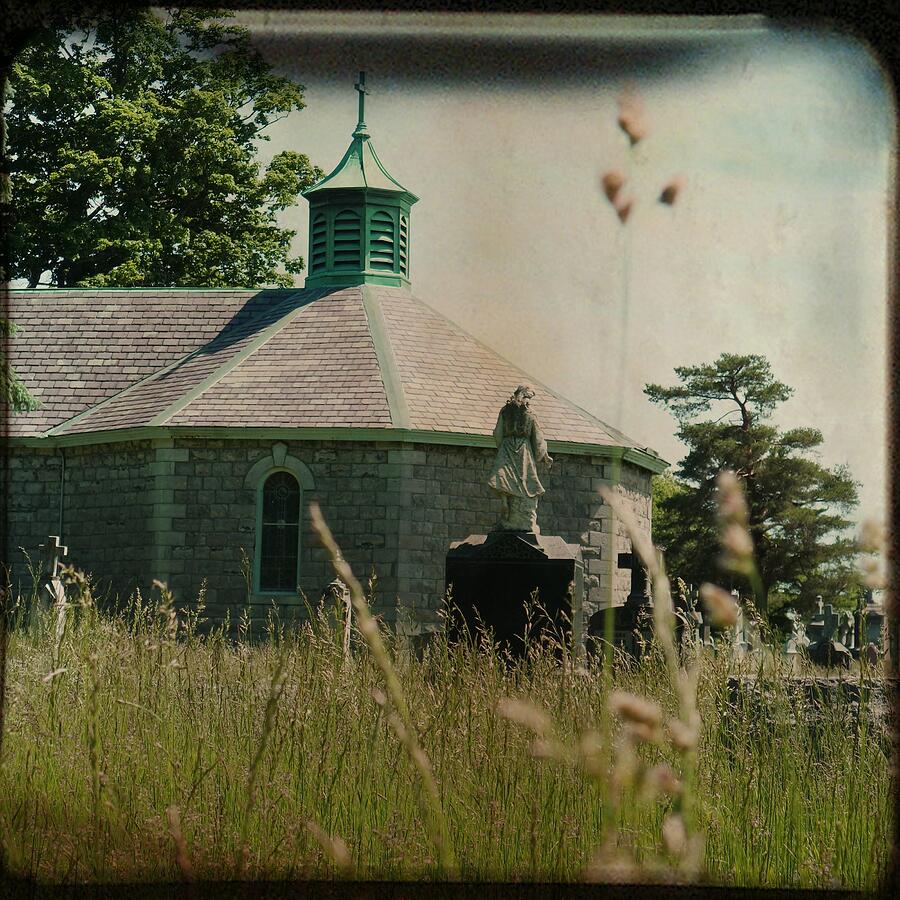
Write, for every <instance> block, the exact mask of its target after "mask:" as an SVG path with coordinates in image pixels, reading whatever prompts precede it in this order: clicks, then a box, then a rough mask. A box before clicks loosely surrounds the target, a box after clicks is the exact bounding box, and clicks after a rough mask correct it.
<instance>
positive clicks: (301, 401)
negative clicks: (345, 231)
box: [9, 285, 639, 447]
mask: <svg viewBox="0 0 900 900" xmlns="http://www.w3.org/2000/svg"><path fill="white" fill-rule="evenodd" d="M10 297H11V303H10V307H11V309H10V317H11V318H12V320H13V321H14V322H15V323H17V324H18V325H19V326H20V327H21V329H22V331H21V332H20V333H19V334H17V335H16V336H15V338H13V340H12V341H11V342H10V344H9V349H10V360H11V364H12V366H13V367H14V369H15V370H16V372H17V373H18V374H19V376H20V377H21V378H22V380H23V381H24V382H25V384H26V386H27V387H28V389H29V390H30V391H31V392H32V393H33V394H34V396H35V397H36V398H37V399H38V400H40V401H41V403H42V406H41V408H40V409H39V410H37V411H35V412H32V413H23V414H15V415H14V416H13V417H12V422H11V429H10V433H11V435H13V436H16V435H35V436H36V435H41V434H47V433H52V434H54V435H68V434H86V433H91V432H100V431H104V432H105V431H115V430H119V429H129V428H136V427H142V426H152V425H166V426H171V427H179V426H180V427H185V428H192V427H193V428H199V427H216V426H231V427H240V426H255V427H270V428H282V427H285V428H289V427H331V428H339V427H348V428H367V429H373V428H392V427H393V428H403V429H411V430H419V431H431V432H452V433H456V434H473V435H485V434H487V435H489V434H491V432H492V431H493V428H494V424H495V422H496V418H497V413H498V411H499V409H500V407H501V406H502V404H503V402H504V401H505V400H506V399H507V398H508V397H509V395H510V394H511V393H512V391H513V390H514V389H515V387H516V386H517V385H518V384H520V383H528V384H532V385H533V386H534V387H535V389H536V391H537V394H536V396H535V398H534V400H533V401H532V408H533V409H534V411H535V414H536V415H537V417H538V419H539V421H540V423H541V425H542V428H543V430H544V434H545V437H546V438H547V439H548V440H556V441H566V442H574V443H584V444H592V445H598V444H599V445H608V446H621V447H639V445H638V444H636V443H635V442H634V441H632V440H631V439H629V438H627V437H626V436H625V435H623V434H622V433H621V432H619V431H617V430H615V429H613V428H611V427H610V426H608V425H606V424H604V423H603V422H601V421H600V420H599V419H596V418H595V417H593V416H591V415H590V414H588V413H587V412H585V411H584V410H582V409H580V408H579V407H577V406H575V405H574V404H572V403H571V402H569V401H568V400H566V399H564V398H563V397H560V396H559V395H558V394H556V393H555V392H553V391H551V390H550V389H549V388H546V387H543V386H541V385H540V384H539V383H537V382H535V380H534V379H533V378H531V377H530V376H528V375H527V374H525V373H524V372H522V371H521V370H520V369H518V368H517V367H515V366H513V365H512V364H511V363H509V362H507V361H505V360H503V359H502V358H500V357H499V356H498V355H497V354H496V353H494V351H492V350H491V349H489V348H488V347H486V346H485V345H483V344H481V343H480V342H479V341H477V340H476V339H475V338H473V337H471V336H470V335H468V334H466V333H464V332H463V331H461V330H460V329H459V328H458V327H457V326H455V325H454V324H453V323H451V322H450V321H449V320H447V319H446V318H444V317H443V316H441V315H440V314H439V313H437V312H435V311H434V310H432V309H431V308H430V307H428V306H426V305H425V304H424V303H422V302H421V301H420V300H417V299H416V298H415V297H413V296H412V295H410V294H409V293H408V292H407V291H404V290H403V289H400V288H391V287H380V286H375V285H364V286H358V287H349V288H340V289H334V288H318V289H310V290H284V289H283V290H271V291H206V290H204V291H200V290H197V291H188V290H182V291H149V290H147V291H74V290H65V291H12V292H10Z"/></svg>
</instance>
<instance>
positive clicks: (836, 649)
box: [806, 595, 853, 669]
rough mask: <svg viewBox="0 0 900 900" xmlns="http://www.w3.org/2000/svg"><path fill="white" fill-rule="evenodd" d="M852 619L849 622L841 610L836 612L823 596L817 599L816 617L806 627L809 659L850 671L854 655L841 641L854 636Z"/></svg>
mask: <svg viewBox="0 0 900 900" xmlns="http://www.w3.org/2000/svg"><path fill="white" fill-rule="evenodd" d="M852 631H853V623H852V619H851V620H850V621H849V622H848V620H847V617H846V615H845V614H842V611H841V610H838V611H837V612H835V609H834V606H833V605H832V604H831V603H825V602H824V601H823V600H822V597H821V595H820V596H818V597H816V615H815V617H814V618H813V619H812V621H811V622H809V624H808V625H807V626H806V633H807V635H808V636H809V640H810V643H809V651H808V652H809V658H810V660H812V662H814V663H816V664H817V665H820V666H827V667H828V668H832V667H835V666H838V667H841V668H845V669H848V668H850V661H851V660H852V658H853V657H852V654H851V653H850V650H849V648H848V647H847V646H846V645H845V644H844V642H843V641H842V640H841V638H842V637H844V638H846V636H847V634H848V633H850V634H852Z"/></svg>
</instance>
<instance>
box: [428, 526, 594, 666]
mask: <svg viewBox="0 0 900 900" xmlns="http://www.w3.org/2000/svg"><path fill="white" fill-rule="evenodd" d="M445 571H446V586H447V591H448V595H449V597H450V600H451V604H452V605H451V609H450V635H451V639H453V640H459V639H460V638H464V637H467V638H476V637H477V635H478V633H479V632H480V631H484V630H485V629H487V630H488V631H489V632H490V633H492V635H493V638H494V640H495V642H496V644H497V645H498V648H499V649H501V650H502V649H508V650H509V651H510V652H511V653H512V654H513V655H516V656H517V655H520V654H521V653H522V652H523V650H524V649H525V640H524V639H525V634H526V630H527V628H528V625H529V622H528V610H527V606H528V604H529V602H530V600H531V598H532V596H535V592H536V601H537V604H538V605H539V606H540V607H541V609H538V610H535V611H533V612H534V613H536V615H535V618H534V619H533V621H532V623H531V626H532V627H531V631H530V639H535V640H540V639H541V638H542V637H543V636H545V635H546V633H547V631H548V629H549V630H550V633H551V634H553V635H554V636H556V635H558V636H560V637H561V638H562V639H563V640H564V641H567V642H568V641H572V640H574V641H575V642H576V643H578V642H580V638H581V635H580V622H579V619H580V616H581V601H582V592H583V563H582V559H581V547H580V546H579V545H577V544H567V543H566V542H565V541H564V540H563V539H562V538H560V537H555V536H548V535H537V534H532V533H529V532H513V531H493V532H491V533H490V534H487V535H485V534H472V535H469V537H467V538H466V539H465V540H464V541H456V542H454V543H453V544H451V545H450V550H449V552H448V553H447V561H446V570H445ZM573 627H574V633H573Z"/></svg>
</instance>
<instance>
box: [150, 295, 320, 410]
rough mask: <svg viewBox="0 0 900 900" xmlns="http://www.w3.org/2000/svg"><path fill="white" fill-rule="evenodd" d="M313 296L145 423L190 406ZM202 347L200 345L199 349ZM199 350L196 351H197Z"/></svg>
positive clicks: (286, 298) (279, 329) (260, 345)
mask: <svg viewBox="0 0 900 900" xmlns="http://www.w3.org/2000/svg"><path fill="white" fill-rule="evenodd" d="M305 292H306V291H305V289H304V288H300V289H298V290H296V291H294V293H292V294H291V295H290V296H288V297H285V298H284V299H283V300H282V301H281V303H279V306H281V305H285V304H287V302H288V301H289V300H291V299H292V298H293V297H295V296H296V294H303V293H305ZM312 293H313V294H314V296H312V297H310V298H308V299H307V300H306V301H305V302H304V303H298V304H297V305H296V306H295V307H294V308H293V309H291V310H289V311H288V312H286V313H284V315H282V316H280V317H279V318H277V319H276V320H275V321H274V322H272V324H271V325H268V326H267V327H266V328H264V329H263V330H262V331H261V332H260V333H259V334H258V335H257V336H256V337H255V338H253V340H252V341H250V342H249V343H248V344H247V346H246V347H244V348H243V349H241V350H239V351H238V352H237V353H235V354H234V355H233V356H230V357H229V358H228V359H227V360H226V361H225V362H223V363H222V365H220V366H218V367H217V368H216V369H214V370H213V371H212V372H211V373H210V374H209V375H207V376H206V378H204V379H203V380H202V381H201V382H200V383H199V384H196V385H194V387H192V388H191V389H190V390H188V391H185V393H183V394H182V395H181V396H180V397H179V398H178V399H177V400H175V401H174V402H172V403H170V404H169V405H168V406H167V407H166V408H165V409H164V410H163V411H162V412H161V413H158V414H157V415H155V416H154V417H153V418H152V419H151V420H150V421H149V422H148V423H147V424H148V425H149V426H151V427H152V426H159V425H165V424H166V422H167V421H168V420H169V419H171V418H172V416H174V415H176V414H177V413H180V412H181V411H182V410H184V409H185V408H186V407H188V406H190V405H191V403H193V402H194V401H195V400H196V399H197V398H198V397H199V396H200V395H201V394H203V393H205V392H206V391H207V390H209V388H211V387H212V386H213V385H214V384H215V383H216V382H217V381H219V380H220V379H222V378H224V377H225V376H226V375H227V374H228V373H229V372H230V371H231V370H232V369H234V368H236V367H237V366H239V365H240V364H241V363H242V362H243V361H244V360H245V359H246V358H247V357H248V356H252V355H253V354H254V353H256V351H257V350H259V348H260V347H263V346H264V345H265V344H267V343H268V342H269V341H270V340H271V339H272V338H273V337H275V335H276V334H278V332H279V331H281V329H282V328H283V327H284V326H285V325H287V324H288V323H289V322H290V321H292V320H293V318H294V317H295V316H296V315H297V314H298V313H299V312H300V310H302V309H305V308H306V307H307V306H309V304H310V303H313V302H314V301H315V300H318V299H319V296H320V295H319V292H318V291H313V292H312ZM202 349H203V348H202V347H201V348H200V350H202ZM200 350H198V351H197V352H198V353H199V352H200Z"/></svg>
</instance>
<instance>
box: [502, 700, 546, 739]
mask: <svg viewBox="0 0 900 900" xmlns="http://www.w3.org/2000/svg"><path fill="white" fill-rule="evenodd" d="M497 715H499V716H502V717H503V718H504V719H509V721H510V722H515V723H516V724H517V725H522V726H524V727H525V728H528V729H529V730H530V731H533V732H534V733H535V734H536V735H538V737H546V736H547V735H549V734H550V733H551V732H552V731H553V722H552V721H551V720H550V717H549V716H548V715H547V714H546V713H545V712H544V711H543V710H542V709H539V708H538V707H537V706H535V705H534V704H533V703H529V702H528V701H527V700H515V699H513V698H512V697H504V698H503V699H502V700H500V701H499V702H498V703H497Z"/></svg>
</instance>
